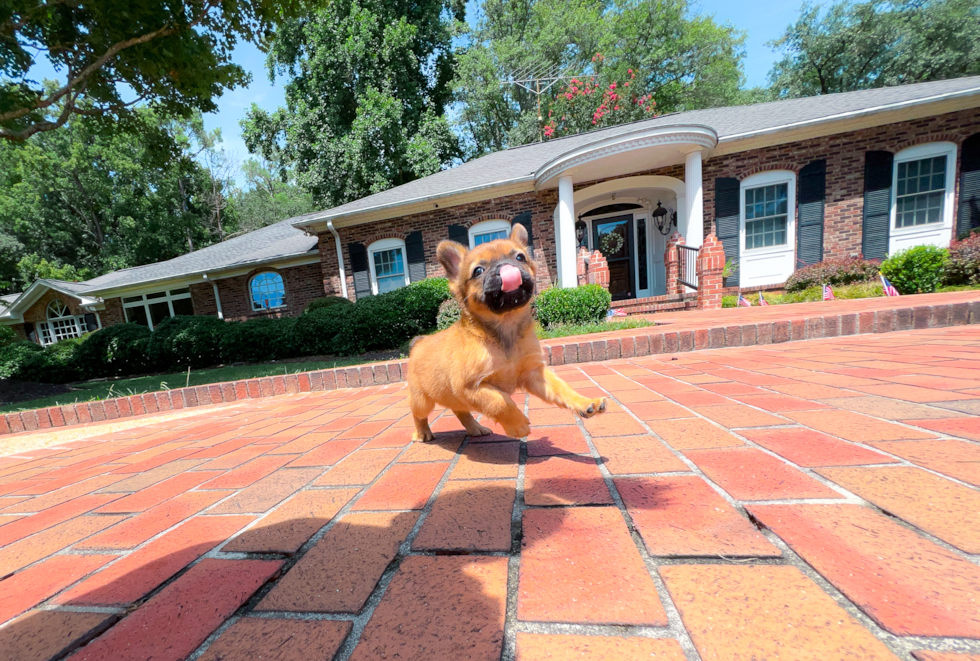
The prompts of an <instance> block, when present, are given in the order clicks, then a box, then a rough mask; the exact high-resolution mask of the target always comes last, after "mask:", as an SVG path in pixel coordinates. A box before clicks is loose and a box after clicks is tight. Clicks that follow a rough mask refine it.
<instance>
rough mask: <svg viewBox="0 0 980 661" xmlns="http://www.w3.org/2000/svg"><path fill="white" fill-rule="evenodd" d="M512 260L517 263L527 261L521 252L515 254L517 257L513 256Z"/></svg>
mask: <svg viewBox="0 0 980 661" xmlns="http://www.w3.org/2000/svg"><path fill="white" fill-rule="evenodd" d="M514 259H516V260H517V261H519V262H526V261H527V257H525V256H524V253H522V252H519V253H517V255H515V256H514Z"/></svg>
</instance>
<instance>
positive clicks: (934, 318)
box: [0, 292, 980, 434]
mask: <svg viewBox="0 0 980 661" xmlns="http://www.w3.org/2000/svg"><path fill="white" fill-rule="evenodd" d="M969 295H971V296H972V297H974V298H975V297H976V292H971V293H970V294H969ZM940 296H944V295H941V294H935V295H934V294H925V295H920V296H915V297H908V298H905V297H903V298H902V299H899V300H898V301H895V303H896V305H895V306H894V307H889V308H887V309H879V310H855V311H852V312H848V311H844V310H838V311H837V312H830V311H829V310H828V311H826V312H825V311H823V310H814V309H812V308H811V309H808V310H806V311H805V312H804V313H803V314H802V315H801V314H793V313H792V312H793V311H792V310H789V309H786V308H783V306H779V307H780V308H782V309H783V310H784V311H785V315H786V317H789V318H788V319H782V320H778V319H777V320H768V319H763V320H755V321H752V320H749V319H743V320H739V319H738V315H739V312H741V311H743V310H747V309H745V308H735V309H733V310H731V311H730V312H728V314H731V316H732V321H735V322H736V323H726V324H721V323H719V319H718V314H719V313H718V312H717V311H716V312H714V313H713V315H712V318H711V319H708V320H705V322H704V323H703V326H702V327H692V326H701V325H700V324H699V323H698V320H697V319H696V315H697V314H698V313H683V314H682V315H678V316H676V317H674V318H673V319H672V320H671V323H669V324H665V325H662V326H650V327H645V328H635V329H629V330H624V331H614V332H609V333H598V334H596V335H588V336H582V335H580V336H577V337H569V338H557V339H554V340H546V341H544V342H542V348H543V350H544V354H545V359H546V360H547V362H548V364H550V365H570V364H574V363H588V362H594V361H599V360H612V359H615V358H633V357H639V356H650V355H656V354H671V353H678V352H683V351H699V350H703V349H720V348H724V347H744V346H756V345H766V344H780V343H782V342H795V341H800V340H813V339H820V338H825V337H839V336H844V335H859V334H865V333H888V332H893V331H904V330H914V329H921V328H941V327H944V326H962V325H966V324H980V299H977V300H959V301H955V300H954V301H950V302H940V301H939V300H937V301H936V304H919V305H915V304H914V303H913V301H911V300H909V301H908V302H909V303H913V304H911V305H905V306H901V305H899V304H900V302H901V301H903V300H908V299H915V300H914V302H915V303H918V302H919V301H922V300H923V299H927V298H932V297H937V298H938V297H940ZM957 298H963V297H957ZM948 299H949V296H944V300H948ZM864 300H867V299H864ZM892 300H894V299H892ZM860 302H861V301H839V302H836V304H837V305H840V304H848V303H852V304H858V303H860ZM833 304H834V303H831V304H829V305H833ZM800 305H805V304H800ZM787 307H790V306H787ZM756 309H757V310H758V311H759V313H764V314H766V315H772V314H774V313H776V310H777V308H776V307H775V306H774V307H769V308H756ZM685 315H690V320H689V321H688V319H687V318H686V317H685ZM726 321H727V320H726ZM407 367H408V361H405V360H401V361H391V362H386V363H372V364H369V365H358V366H354V367H338V368H336V369H329V370H319V371H316V372H302V373H300V374H289V375H284V376H270V377H263V378H260V379H247V380H244V381H229V382H225V383H212V384H210V385H206V386H193V387H190V388H175V389H174V390H163V391H160V392H152V393H146V394H143V395H131V396H129V397H119V398H115V399H105V400H100V401H95V402H83V403H80V404H66V405H64V406H51V407H48V408H44V409H35V410H32V411H19V412H17V413H7V414H3V415H0V434H15V433H18V432H24V431H35V430H38V429H50V428H52V427H64V426H67V425H75V424H82V423H86V422H102V421H106V420H117V419H120V418H128V417H131V416H135V415H143V414H146V413H157V412H159V411H173V410H178V409H186V408H192V407H195V406H204V405H207V404H219V403H223V402H236V401H241V400H245V399H254V398H258V397H275V396H277V395H293V394H298V393H302V392H320V391H323V390H335V389H337V388H358V387H361V386H375V385H384V384H388V383H397V382H400V381H404V380H405V374H406V369H407Z"/></svg>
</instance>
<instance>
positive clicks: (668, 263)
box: [664, 232, 687, 294]
mask: <svg viewBox="0 0 980 661" xmlns="http://www.w3.org/2000/svg"><path fill="white" fill-rule="evenodd" d="M679 245H680V246H682V245H684V237H683V236H682V235H681V233H680V232H674V233H673V234H672V235H671V237H670V238H669V239H667V250H666V251H664V269H665V270H666V272H667V276H666V277H667V280H666V282H665V285H666V290H665V291H666V292H667V293H668V294H683V293H684V290H685V289H687V288H686V287H685V286H684V285H682V284H680V283H679V282H677V278H679V277H680V275H681V256H680V254H679V253H680V250H678V249H677V246H679Z"/></svg>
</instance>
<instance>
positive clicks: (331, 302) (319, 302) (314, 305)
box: [306, 296, 353, 312]
mask: <svg viewBox="0 0 980 661" xmlns="http://www.w3.org/2000/svg"><path fill="white" fill-rule="evenodd" d="M335 305H353V302H352V301H351V300H350V299H349V298H344V297H343V296H324V297H322V298H314V299H313V300H312V301H310V304H309V305H307V306H306V312H313V311H314V310H323V309H325V308H330V307H333V306H335Z"/></svg>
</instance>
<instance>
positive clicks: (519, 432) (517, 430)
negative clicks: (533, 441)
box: [501, 415, 531, 438]
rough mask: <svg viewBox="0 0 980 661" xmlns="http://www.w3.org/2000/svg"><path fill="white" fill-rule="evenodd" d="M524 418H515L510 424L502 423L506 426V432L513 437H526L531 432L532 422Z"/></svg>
mask: <svg viewBox="0 0 980 661" xmlns="http://www.w3.org/2000/svg"><path fill="white" fill-rule="evenodd" d="M521 417H522V418H524V419H523V420H515V421H514V422H511V423H509V424H503V425H501V426H502V427H503V428H504V433H505V434H507V435H508V436H510V437H511V438H524V437H525V436H527V435H528V434H530V433H531V422H530V421H529V420H528V419H527V418H525V417H524V416H523V415H522V416H521Z"/></svg>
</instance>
